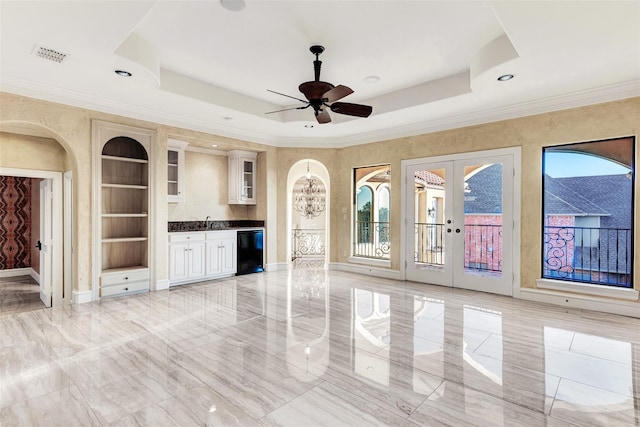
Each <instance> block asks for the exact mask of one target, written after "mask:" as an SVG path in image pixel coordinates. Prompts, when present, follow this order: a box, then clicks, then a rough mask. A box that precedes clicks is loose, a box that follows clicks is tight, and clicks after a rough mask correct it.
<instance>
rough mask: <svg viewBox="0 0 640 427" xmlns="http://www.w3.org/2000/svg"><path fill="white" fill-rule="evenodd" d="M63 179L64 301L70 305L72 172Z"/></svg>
mask: <svg viewBox="0 0 640 427" xmlns="http://www.w3.org/2000/svg"><path fill="white" fill-rule="evenodd" d="M63 177H64V198H63V200H64V207H63V221H64V230H63V234H64V275H63V277H64V300H65V302H66V303H70V302H71V300H72V295H71V294H72V292H73V270H74V269H73V267H74V262H73V252H74V251H73V171H67V172H65V173H64V175H63Z"/></svg>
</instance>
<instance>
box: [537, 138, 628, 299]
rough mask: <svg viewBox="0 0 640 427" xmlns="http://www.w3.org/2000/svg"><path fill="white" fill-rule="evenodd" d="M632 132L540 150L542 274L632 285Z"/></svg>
mask: <svg viewBox="0 0 640 427" xmlns="http://www.w3.org/2000/svg"><path fill="white" fill-rule="evenodd" d="M634 142H635V141H634V139H633V138H620V139H612V140H606V141H594V142H583V143H577V144H567V145H561V146H554V147H546V148H545V149H544V151H543V164H544V174H543V177H544V178H543V188H544V193H543V194H544V199H543V210H544V218H543V221H544V223H543V227H544V233H543V241H542V245H543V257H542V258H543V259H542V262H543V265H542V267H543V275H542V277H543V278H549V279H555V280H558V279H559V280H566V281H570V282H584V283H590V284H595V285H606V286H616V287H627V288H630V287H632V286H633V246H634V243H633V200H634V195H633V182H632V178H633V159H634V149H635V143H634Z"/></svg>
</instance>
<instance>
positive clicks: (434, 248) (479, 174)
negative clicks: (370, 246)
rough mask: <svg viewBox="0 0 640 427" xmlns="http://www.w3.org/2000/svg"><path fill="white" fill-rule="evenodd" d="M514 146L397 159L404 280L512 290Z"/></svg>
mask: <svg viewBox="0 0 640 427" xmlns="http://www.w3.org/2000/svg"><path fill="white" fill-rule="evenodd" d="M516 157H518V159H519V151H518V150H515V149H514V150H511V149H510V150H492V151H484V152H477V153H466V154H464V155H455V156H444V157H438V158H426V159H416V160H411V161H405V162H403V163H404V164H403V173H404V174H405V180H404V182H405V183H406V188H405V190H404V199H405V202H404V208H405V218H407V221H406V226H405V231H404V233H403V235H404V236H405V237H404V241H405V246H404V256H405V261H406V262H405V277H406V278H407V280H412V281H417V282H424V283H431V284H437V285H442V286H450V287H459V288H465V289H472V290H478V291H483V292H490V293H496V294H502V295H513V293H514V289H516V288H517V286H515V283H516V276H519V262H518V250H519V244H518V241H519V240H518V239H519V238H518V232H517V227H516V225H517V224H516V221H515V218H519V214H518V212H517V210H518V209H519V191H518V189H517V186H516V185H515V182H516V169H515V165H516V164H519V160H516Z"/></svg>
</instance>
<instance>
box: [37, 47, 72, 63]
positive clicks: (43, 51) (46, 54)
mask: <svg viewBox="0 0 640 427" xmlns="http://www.w3.org/2000/svg"><path fill="white" fill-rule="evenodd" d="M33 54H34V55H35V56H39V57H40V58H44V59H48V60H49V61H53V62H58V63H59V62H62V61H64V59H65V58H66V57H67V54H66V53H62V52H59V51H57V50H53V49H49V48H46V47H42V46H36V47H35V49H33Z"/></svg>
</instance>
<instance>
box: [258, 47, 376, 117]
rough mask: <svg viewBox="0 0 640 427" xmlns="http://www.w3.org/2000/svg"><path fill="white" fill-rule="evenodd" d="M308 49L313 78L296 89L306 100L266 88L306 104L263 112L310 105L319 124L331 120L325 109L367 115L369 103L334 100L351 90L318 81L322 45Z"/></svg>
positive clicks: (369, 107)
mask: <svg viewBox="0 0 640 427" xmlns="http://www.w3.org/2000/svg"><path fill="white" fill-rule="evenodd" d="M309 50H310V51H311V53H313V54H314V55H315V56H316V59H315V60H314V61H313V71H314V80H313V81H308V82H304V83H302V84H300V86H298V90H300V92H301V93H302V94H303V95H304V96H305V98H307V99H306V100H304V99H300V98H296V97H293V96H289V95H285V94H284V93H280V92H276V91H273V90H270V89H267V90H268V91H269V92H272V93H275V94H278V95H282V96H286V97H287V98H292V99H295V100H298V101H300V102H302V103H303V104H306V105H303V106H301V107H293V108H285V109H282V110H276V111H269V112H267V113H265V114H271V113H279V112H281V111H289V110H304V109H306V108H309V107H312V108H313V113H314V115H315V117H316V120H317V121H318V123H320V124H324V123H329V122H331V116H330V115H329V112H328V111H327V109H329V110H331V111H332V112H334V113H338V114H345V115H347V116H355V117H369V116H370V115H371V112H372V111H373V108H372V107H371V106H369V105H362V104H353V103H350V102H336V101H339V100H340V99H342V98H344V97H346V96H348V95H351V94H352V93H353V90H352V89H351V88H349V87H347V86H344V85H338V86H334V85H333V84H331V83H328V82H323V81H320V70H321V67H322V61H320V59H319V56H320V54H321V53H322V52H324V47H323V46H319V45H314V46H311V47H310V48H309Z"/></svg>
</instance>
